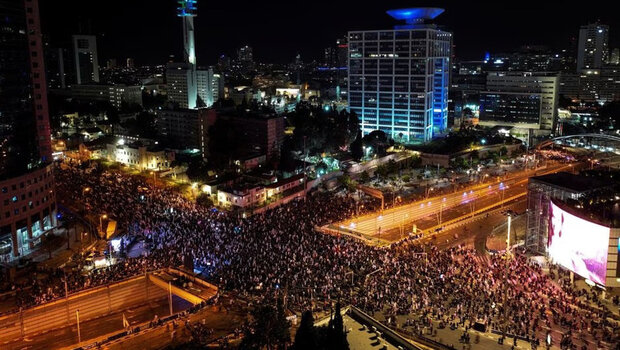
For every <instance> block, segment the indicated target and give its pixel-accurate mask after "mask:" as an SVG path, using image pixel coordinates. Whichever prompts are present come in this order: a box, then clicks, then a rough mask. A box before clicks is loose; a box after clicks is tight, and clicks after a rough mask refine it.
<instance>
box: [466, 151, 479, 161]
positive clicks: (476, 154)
mask: <svg viewBox="0 0 620 350" xmlns="http://www.w3.org/2000/svg"><path fill="white" fill-rule="evenodd" d="M469 156H470V157H471V159H475V160H478V159H480V153H479V152H478V150H477V149H475V150H473V151H471V152H470V153H469Z"/></svg>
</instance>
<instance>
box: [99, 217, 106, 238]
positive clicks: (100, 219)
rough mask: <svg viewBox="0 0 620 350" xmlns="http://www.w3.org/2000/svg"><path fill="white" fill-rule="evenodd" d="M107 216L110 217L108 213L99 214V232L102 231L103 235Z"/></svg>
mask: <svg viewBox="0 0 620 350" xmlns="http://www.w3.org/2000/svg"><path fill="white" fill-rule="evenodd" d="M107 218H108V215H107V214H103V215H101V216H99V232H101V234H102V235H103V220H104V219H107Z"/></svg>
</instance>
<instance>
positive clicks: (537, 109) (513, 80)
mask: <svg viewBox="0 0 620 350" xmlns="http://www.w3.org/2000/svg"><path fill="white" fill-rule="evenodd" d="M558 92H559V78H558V76H557V75H555V74H545V73H531V72H489V73H488V75H487V86H486V91H483V92H481V94H480V124H482V125H486V126H495V125H502V126H515V127H521V128H531V129H538V130H553V128H554V126H555V120H556V117H557V105H558Z"/></svg>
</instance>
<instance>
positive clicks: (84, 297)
mask: <svg viewBox="0 0 620 350" xmlns="http://www.w3.org/2000/svg"><path fill="white" fill-rule="evenodd" d="M166 296H167V294H166V292H165V291H163V290H161V289H160V288H157V287H155V286H153V285H152V284H150V283H149V282H148V280H147V279H146V278H145V276H144V275H141V276H137V277H134V278H131V279H128V280H125V281H121V282H117V283H112V284H109V285H106V286H101V287H97V288H93V289H90V290H87V291H83V292H78V293H75V294H73V295H69V296H68V297H67V298H63V299H58V300H55V301H53V302H50V303H46V304H43V305H39V306H36V307H33V308H30V309H25V310H22V311H20V312H16V313H13V314H8V315H4V316H2V317H0V343H2V342H4V341H8V340H14V339H16V338H20V337H24V336H28V335H34V334H38V333H44V332H47V331H50V330H53V329H57V328H61V327H65V326H67V325H72V324H75V323H76V310H78V309H79V310H80V322H85V321H88V320H90V319H95V318H98V317H101V316H104V315H107V314H109V313H113V312H118V311H121V310H124V309H127V308H130V307H136V306H140V305H144V304H146V303H148V302H151V301H153V300H161V299H163V298H166Z"/></svg>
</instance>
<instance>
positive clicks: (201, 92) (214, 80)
mask: <svg viewBox="0 0 620 350" xmlns="http://www.w3.org/2000/svg"><path fill="white" fill-rule="evenodd" d="M196 74H197V75H196V83H197V89H198V106H199V107H211V106H213V104H214V103H215V102H217V100H219V98H220V91H221V90H223V86H222V85H223V81H222V77H221V76H220V74H218V73H215V72H214V70H213V67H209V68H208V69H199V70H198V71H197V72H196Z"/></svg>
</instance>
